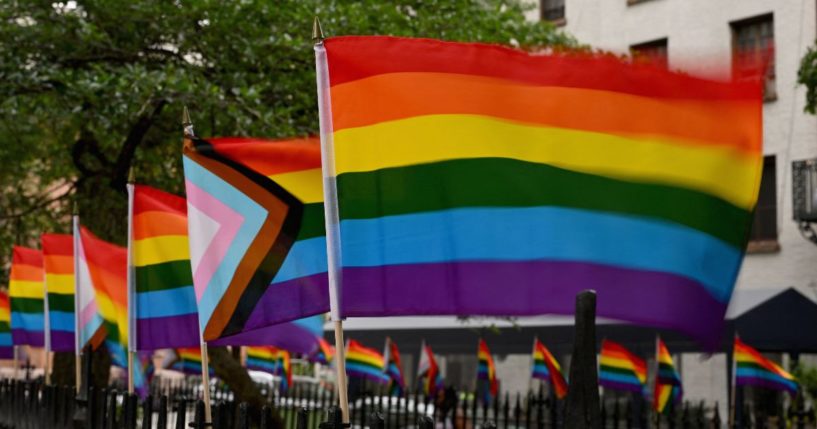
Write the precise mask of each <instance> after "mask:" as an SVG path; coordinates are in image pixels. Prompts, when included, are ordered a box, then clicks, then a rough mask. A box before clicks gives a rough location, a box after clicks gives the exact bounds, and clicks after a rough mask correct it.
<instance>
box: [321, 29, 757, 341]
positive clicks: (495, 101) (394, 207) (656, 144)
mask: <svg viewBox="0 0 817 429" xmlns="http://www.w3.org/2000/svg"><path fill="white" fill-rule="evenodd" d="M315 49H316V57H317V61H318V65H317V68H318V81H319V94H320V99H321V100H323V104H321V106H322V112H321V121H322V127H323V129H324V131H323V138H324V143H325V144H326V145H327V146H328V147H329V146H331V147H330V148H329V149H330V150H332V151H333V153H334V165H333V166H331V168H330V170H333V171H334V174H335V175H336V183H337V199H338V209H339V215H340V239H341V251H340V254H341V255H342V258H341V261H340V262H341V264H342V279H343V287H342V298H343V299H342V315H343V316H392V315H412V314H454V315H468V314H481V315H532V314H543V313H562V314H572V313H573V310H574V298H575V296H576V294H577V293H578V292H580V291H582V290H585V289H595V290H596V291H597V293H598V296H599V299H598V314H599V315H600V316H604V317H609V318H615V319H620V320H625V321H629V322H635V323H640V324H645V325H652V326H661V327H672V328H675V329H677V330H679V331H682V332H684V333H686V334H689V335H691V336H694V337H696V338H697V339H699V340H700V341H702V342H703V343H706V344H707V345H710V346H714V345H715V344H716V342H717V339H718V335H719V333H720V332H721V330H720V329H719V326H721V325H722V323H723V317H724V314H725V311H726V306H727V304H728V302H729V298H730V296H731V294H732V290H733V287H734V282H735V277H736V275H737V272H738V269H739V267H740V264H741V261H742V259H743V249H744V247H745V244H746V240H747V237H748V231H749V227H750V224H751V220H752V211H753V208H754V206H755V203H756V200H757V193H758V187H759V183H760V171H761V161H762V150H761V144H762V120H761V119H762V106H763V104H762V100H761V91H760V86H759V85H758V84H756V83H745V84H744V83H724V82H714V81H707V80H703V79H698V78H694V77H691V76H687V75H683V74H676V73H672V72H668V71H666V70H658V69H656V68H653V67H650V66H647V65H632V64H628V63H626V62H623V61H620V60H618V59H615V58H609V57H590V56H581V55H579V54H572V55H569V54H553V55H542V54H536V55H531V54H527V53H525V52H521V51H518V50H514V49H510V48H505V47H500V46H492V45H485V44H467V43H452V42H442V41H437V40H428V39H407V38H397V37H379V36H362V37H338V38H329V39H327V40H325V41H324V42H323V43H322V44H319V45H317V46H316V48H315ZM645 303H646V304H648V305H645ZM690 314H695V315H696V317H689V315H690Z"/></svg>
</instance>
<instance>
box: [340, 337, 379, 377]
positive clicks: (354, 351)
mask: <svg viewBox="0 0 817 429" xmlns="http://www.w3.org/2000/svg"><path fill="white" fill-rule="evenodd" d="M385 370H386V363H385V361H384V360H383V355H381V354H380V353H379V352H378V351H377V350H375V349H370V348H368V347H364V346H363V345H362V344H360V343H358V342H357V341H355V340H349V343H348V344H347V345H346V374H347V375H348V376H349V377H358V378H364V379H367V380H371V381H374V382H376V383H387V382H389V379H388V378H387V377H386V374H385V372H384V371H385Z"/></svg>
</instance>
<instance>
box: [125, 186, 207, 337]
mask: <svg viewBox="0 0 817 429" xmlns="http://www.w3.org/2000/svg"><path fill="white" fill-rule="evenodd" d="M132 192H133V208H132V212H131V216H132V222H133V237H131V240H132V249H133V250H132V252H133V265H134V267H133V273H134V286H135V291H136V293H135V297H136V304H135V309H136V348H137V349H138V350H156V349H162V348H176V347H197V346H198V345H199V343H200V342H201V340H200V338H199V331H198V328H197V327H198V314H197V311H196V294H195V291H194V290H193V274H192V269H191V267H190V246H189V244H188V239H187V203H186V202H185V200H184V198H181V197H177V196H176V195H173V194H169V193H167V192H163V191H160V190H158V189H155V188H151V187H149V186H143V185H134V187H133V191H132Z"/></svg>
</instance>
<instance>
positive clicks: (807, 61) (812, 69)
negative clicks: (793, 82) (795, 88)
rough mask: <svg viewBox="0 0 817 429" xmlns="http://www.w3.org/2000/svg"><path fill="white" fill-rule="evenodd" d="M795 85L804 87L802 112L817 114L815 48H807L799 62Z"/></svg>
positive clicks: (816, 54) (816, 53)
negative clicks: (804, 101) (804, 100)
mask: <svg viewBox="0 0 817 429" xmlns="http://www.w3.org/2000/svg"><path fill="white" fill-rule="evenodd" d="M797 83H798V84H800V85H805V86H806V106H805V108H804V110H805V111H806V112H808V113H811V114H812V115H813V114H815V113H817V46H812V47H810V48H808V51H807V52H806V55H805V56H803V59H802V60H800V69H799V70H797Z"/></svg>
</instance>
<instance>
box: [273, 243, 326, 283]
mask: <svg viewBox="0 0 817 429" xmlns="http://www.w3.org/2000/svg"><path fill="white" fill-rule="evenodd" d="M325 272H327V269H326V237H315V238H310V239H308V240H301V241H296V242H295V244H293V245H292V248H290V249H289V253H287V257H286V258H285V259H284V263H283V264H281V268H280V269H279V270H278V272H277V273H276V274H275V278H274V279H273V280H272V283H273V284H275V283H282V282H285V281H288V280H292V279H296V278H299V277H306V276H311V275H314V274H319V273H325Z"/></svg>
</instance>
